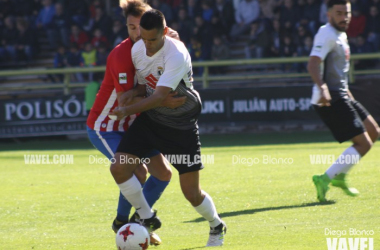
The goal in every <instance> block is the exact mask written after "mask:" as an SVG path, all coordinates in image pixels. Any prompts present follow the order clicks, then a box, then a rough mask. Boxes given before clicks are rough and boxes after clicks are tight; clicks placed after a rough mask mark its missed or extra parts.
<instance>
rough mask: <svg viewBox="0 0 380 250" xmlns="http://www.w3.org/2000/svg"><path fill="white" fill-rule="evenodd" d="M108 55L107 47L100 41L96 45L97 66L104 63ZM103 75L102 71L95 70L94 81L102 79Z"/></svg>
mask: <svg viewBox="0 0 380 250" xmlns="http://www.w3.org/2000/svg"><path fill="white" fill-rule="evenodd" d="M108 55H109V52H108V50H107V47H106V46H105V44H103V43H100V44H99V47H97V49H96V65H97V66H103V65H106V64H107V58H108ZM103 76H104V73H103V72H96V73H95V74H94V80H95V81H102V80H103Z"/></svg>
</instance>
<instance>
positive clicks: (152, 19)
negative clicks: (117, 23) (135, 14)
mask: <svg viewBox="0 0 380 250" xmlns="http://www.w3.org/2000/svg"><path fill="white" fill-rule="evenodd" d="M140 26H141V27H142V28H143V29H145V30H152V29H157V30H159V31H162V30H164V28H165V26H166V24H165V17H164V14H162V12H161V11H159V10H156V9H151V10H148V11H147V12H145V13H144V15H142V17H141V20H140Z"/></svg>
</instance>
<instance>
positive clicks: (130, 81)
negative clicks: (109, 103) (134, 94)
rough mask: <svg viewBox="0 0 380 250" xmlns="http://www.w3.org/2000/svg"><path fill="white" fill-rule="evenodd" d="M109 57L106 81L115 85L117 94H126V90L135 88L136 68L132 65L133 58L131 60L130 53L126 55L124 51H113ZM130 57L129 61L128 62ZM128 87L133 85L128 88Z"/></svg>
mask: <svg viewBox="0 0 380 250" xmlns="http://www.w3.org/2000/svg"><path fill="white" fill-rule="evenodd" d="M113 52H114V53H111V54H110V55H109V56H108V59H107V66H106V73H105V76H104V81H107V82H108V83H111V82H112V84H113V86H114V87H115V89H116V92H124V91H126V89H130V88H133V86H134V75H135V68H134V66H133V63H132V58H130V57H131V56H130V53H129V55H128V53H125V55H124V56H120V54H124V53H123V52H122V51H113ZM128 56H129V60H128ZM127 85H131V86H129V87H128V88H127Z"/></svg>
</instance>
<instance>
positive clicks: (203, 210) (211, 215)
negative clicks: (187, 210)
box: [194, 191, 222, 227]
mask: <svg viewBox="0 0 380 250" xmlns="http://www.w3.org/2000/svg"><path fill="white" fill-rule="evenodd" d="M202 193H203V194H205V198H204V200H203V201H202V203H201V204H200V205H199V206H197V207H194V208H195V210H196V211H197V212H198V213H199V214H200V215H202V216H203V218H205V219H206V220H207V221H208V222H209V223H210V227H216V226H218V225H219V224H220V223H222V220H221V219H220V218H219V215H218V213H217V212H216V208H215V205H214V202H213V201H212V198H211V197H210V195H208V193H206V192H205V191H202Z"/></svg>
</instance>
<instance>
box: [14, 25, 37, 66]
mask: <svg viewBox="0 0 380 250" xmlns="http://www.w3.org/2000/svg"><path fill="white" fill-rule="evenodd" d="M16 26H17V31H18V35H17V42H16V45H15V49H16V58H17V61H24V60H26V61H28V62H30V61H31V60H32V58H33V54H34V44H35V43H34V36H33V31H32V30H31V29H30V28H29V25H28V23H27V22H26V21H25V20H24V19H22V18H20V19H18V20H17V23H16Z"/></svg>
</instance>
